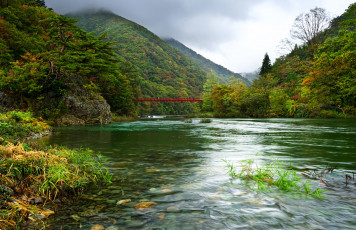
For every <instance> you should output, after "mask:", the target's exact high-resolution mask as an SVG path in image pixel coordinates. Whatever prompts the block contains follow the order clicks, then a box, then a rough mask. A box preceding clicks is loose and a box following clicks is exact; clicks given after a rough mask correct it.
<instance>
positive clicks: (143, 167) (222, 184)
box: [43, 119, 356, 230]
mask: <svg viewBox="0 0 356 230" xmlns="http://www.w3.org/2000/svg"><path fill="white" fill-rule="evenodd" d="M43 141H45V142H46V143H48V144H60V145H66V146H69V147H89V148H91V149H93V150H94V151H96V152H100V153H101V154H102V155H104V156H105V157H107V158H109V162H108V164H107V166H108V168H109V169H110V172H111V173H112V174H113V184H112V185H110V186H108V187H103V188H99V189H95V190H91V191H89V192H87V193H85V194H84V196H83V197H82V198H81V199H80V200H78V201H77V202H76V203H75V204H74V205H73V206H72V207H70V208H69V209H67V210H65V211H60V212H58V213H57V215H56V216H55V217H53V218H52V220H51V224H52V226H51V228H52V229H59V228H62V229H90V228H91V227H92V226H94V225H97V224H99V225H102V226H104V227H105V228H106V229H111V230H115V229H240V228H241V229H356V218H355V217H356V208H355V205H356V185H355V184H354V183H355V182H356V181H351V184H349V185H347V186H346V185H345V173H348V174H350V175H352V172H356V121H355V120H317V119H213V121H212V123H208V124H202V123H199V119H193V122H192V123H184V122H183V120H144V121H138V122H132V123H117V124H111V125H106V126H98V127H96V126H94V127H73V128H59V129H58V130H57V132H56V134H55V135H53V136H50V137H47V138H45V139H43ZM277 158H278V159H279V160H280V161H282V162H285V164H288V165H289V164H290V165H291V166H292V167H293V168H295V169H296V170H297V171H298V172H302V171H305V170H308V171H310V172H312V171H313V170H321V169H326V168H328V167H336V169H335V170H334V172H333V174H332V175H328V176H327V177H325V178H324V180H325V181H326V183H327V185H328V186H327V187H325V186H323V185H321V184H320V181H319V180H316V179H315V180H312V182H313V183H314V184H315V185H316V186H317V185H319V186H323V187H322V188H323V189H325V190H326V191H325V193H324V194H323V196H324V199H323V200H320V199H314V198H310V197H305V196H303V195H301V194H293V193H288V194H287V193H284V192H280V191H277V190H275V189H271V191H269V192H259V191H254V190H251V188H250V187H249V186H248V185H246V184H245V183H240V181H238V180H234V181H231V180H230V178H229V176H228V175H227V174H226V169H225V163H224V162H223V161H222V159H226V160H230V161H232V162H236V163H237V162H238V161H241V160H245V159H254V160H255V162H256V163H257V164H263V163H265V162H270V161H271V160H273V159H277ZM124 200H125V201H124ZM120 201H121V202H120ZM118 202H119V204H118ZM140 202H155V205H153V207H152V208H149V209H142V210H137V209H136V208H135V205H136V204H138V203H140ZM73 217H76V218H73ZM78 217H79V218H78Z"/></svg>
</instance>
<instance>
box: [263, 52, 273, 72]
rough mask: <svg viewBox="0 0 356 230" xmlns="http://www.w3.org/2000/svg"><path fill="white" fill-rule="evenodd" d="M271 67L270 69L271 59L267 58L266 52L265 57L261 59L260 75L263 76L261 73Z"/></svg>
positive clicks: (268, 70)
mask: <svg viewBox="0 0 356 230" xmlns="http://www.w3.org/2000/svg"><path fill="white" fill-rule="evenodd" d="M271 69H272V65H271V60H270V59H269V56H268V54H267V53H266V54H265V57H264V58H263V61H262V67H261V71H260V76H263V75H265V74H267V73H269V72H270V71H271Z"/></svg>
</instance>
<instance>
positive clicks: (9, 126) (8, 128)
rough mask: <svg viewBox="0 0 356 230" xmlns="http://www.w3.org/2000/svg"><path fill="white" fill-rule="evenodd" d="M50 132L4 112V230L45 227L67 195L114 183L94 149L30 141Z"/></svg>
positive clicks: (0, 168) (0, 153) (0, 126)
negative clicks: (31, 138) (42, 144)
mask: <svg viewBox="0 0 356 230" xmlns="http://www.w3.org/2000/svg"><path fill="white" fill-rule="evenodd" d="M50 130H51V127H50V126H48V125H47V124H46V123H45V122H44V121H42V120H41V119H36V118H33V117H32V115H31V113H29V112H19V111H12V112H8V113H0V133H1V137H0V190H1V195H0V206H1V209H0V229H19V228H20V229H22V228H24V227H30V228H35V229H44V228H45V227H46V219H47V218H48V217H49V216H50V215H53V214H54V213H55V212H54V211H53V210H52V209H55V207H56V206H57V205H61V204H63V205H65V203H66V202H68V201H69V200H70V199H69V198H68V197H73V196H74V197H75V196H78V195H79V194H80V193H81V192H82V191H84V190H85V189H86V188H88V187H90V186H91V185H98V184H110V183H111V175H110V174H109V172H108V169H107V168H105V167H104V166H103V163H105V159H104V158H103V157H102V156H100V155H97V154H94V153H93V151H91V150H90V149H68V148H66V147H58V146H56V147H53V146H38V144H36V143H30V142H26V139H27V140H28V137H31V136H36V135H39V134H41V133H45V134H49V133H50Z"/></svg>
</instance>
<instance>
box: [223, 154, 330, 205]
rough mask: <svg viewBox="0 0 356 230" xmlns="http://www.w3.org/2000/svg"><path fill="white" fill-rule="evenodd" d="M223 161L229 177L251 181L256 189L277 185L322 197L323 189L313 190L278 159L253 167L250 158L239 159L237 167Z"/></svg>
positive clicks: (309, 184) (280, 187)
mask: <svg viewBox="0 0 356 230" xmlns="http://www.w3.org/2000/svg"><path fill="white" fill-rule="evenodd" d="M223 161H224V162H225V163H226V167H227V173H228V174H229V176H230V177H231V178H233V179H241V180H245V181H253V182H254V184H253V186H254V187H257V190H268V188H269V187H277V188H279V189H280V190H283V191H286V192H298V193H304V194H306V195H310V196H313V197H316V198H319V199H322V196H321V194H322V192H323V190H321V189H320V188H316V189H315V190H314V191H313V189H312V188H311V187H312V184H311V183H310V181H309V180H303V178H302V177H301V176H299V175H298V174H297V172H296V171H295V170H291V169H288V168H286V167H285V166H283V164H282V163H281V162H280V161H279V160H278V159H276V160H273V161H272V162H271V163H269V164H266V165H263V166H258V165H256V167H253V165H252V164H253V160H252V159H247V160H243V161H241V163H240V165H239V166H237V167H236V166H234V165H233V163H231V162H230V161H227V160H223Z"/></svg>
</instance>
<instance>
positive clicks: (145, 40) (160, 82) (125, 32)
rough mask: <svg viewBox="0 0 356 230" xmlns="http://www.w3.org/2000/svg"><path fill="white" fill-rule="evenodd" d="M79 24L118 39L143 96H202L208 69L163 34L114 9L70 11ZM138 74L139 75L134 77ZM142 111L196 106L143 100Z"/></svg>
mask: <svg viewBox="0 0 356 230" xmlns="http://www.w3.org/2000/svg"><path fill="white" fill-rule="evenodd" d="M70 16H72V17H74V18H77V19H79V21H78V23H77V25H78V26H79V27H81V28H83V29H85V30H87V31H90V32H95V34H97V35H102V34H104V33H106V34H107V37H108V39H109V40H110V41H113V42H114V44H113V45H114V47H115V51H116V54H118V55H119V56H120V57H121V58H123V60H126V61H127V62H129V63H131V65H132V66H134V67H133V68H131V70H128V71H126V72H125V74H126V76H127V77H128V79H129V81H134V82H135V83H136V82H137V84H138V86H139V89H138V91H139V94H140V96H142V97H168V98H170V97H173V98H175V97H183V98H189V97H195V98H198V97H200V94H201V92H202V91H203V88H202V86H203V83H204V82H205V75H206V74H205V72H204V71H203V70H202V69H201V68H200V67H199V66H198V65H197V64H195V63H194V62H193V61H191V60H190V59H188V58H187V57H186V56H185V55H183V54H182V53H180V52H179V51H177V50H175V49H174V48H173V47H171V46H170V45H168V44H166V43H165V42H164V41H162V40H161V39H160V38H159V37H157V36H156V35H154V34H153V33H151V32H150V31H148V30H147V29H145V28H143V27H142V26H139V25H137V24H135V23H133V22H131V21H128V20H126V19H124V18H122V17H120V16H117V15H115V14H113V13H111V12H103V11H99V12H96V13H93V12H87V13H81V14H76V15H70ZM135 76H138V77H137V79H133V77H135ZM139 110H140V111H139V113H140V115H144V114H147V113H153V114H182V113H189V112H191V111H193V110H194V105H193V104H189V103H171V102H170V103H143V104H140V108H139Z"/></svg>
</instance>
